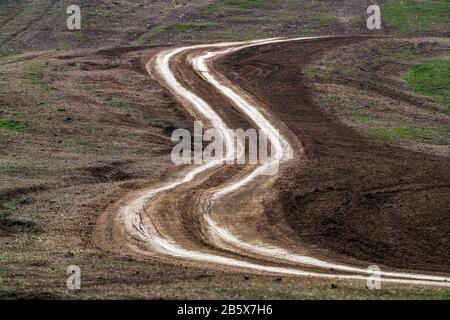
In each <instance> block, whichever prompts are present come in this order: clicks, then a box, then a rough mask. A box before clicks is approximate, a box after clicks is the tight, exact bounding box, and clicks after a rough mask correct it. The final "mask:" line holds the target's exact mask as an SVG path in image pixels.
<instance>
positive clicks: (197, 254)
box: [120, 37, 450, 287]
mask: <svg viewBox="0 0 450 320" xmlns="http://www.w3.org/2000/svg"><path fill="white" fill-rule="evenodd" d="M317 38H318V37H314V38H296V39H265V40H256V41H249V42H238V43H221V44H212V45H198V46H189V47H183V48H176V49H170V50H166V51H163V52H161V53H160V54H158V55H157V56H156V57H155V58H154V59H152V60H151V61H150V62H149V63H148V65H147V70H148V71H149V73H152V72H153V71H155V72H156V73H157V75H158V77H159V78H160V81H161V82H162V83H163V85H164V86H166V87H167V88H168V89H169V90H170V91H171V92H172V93H173V94H174V95H175V96H176V97H177V98H178V99H179V100H181V101H183V102H184V104H186V105H187V108H192V109H194V110H195V111H196V112H198V113H199V114H201V115H202V116H203V117H204V118H206V119H207V120H208V122H209V123H210V125H211V126H212V127H214V128H216V129H217V130H218V131H219V132H220V133H221V135H222V138H223V139H224V141H225V142H226V146H227V148H226V150H227V154H226V156H225V160H228V159H233V158H234V157H235V155H234V153H233V152H232V150H233V148H232V147H231V146H232V143H233V141H234V140H232V137H231V136H230V135H229V131H228V129H229V128H228V126H227V125H226V124H225V123H224V121H223V120H222V119H221V118H220V116H219V115H218V114H217V113H216V112H215V111H214V110H213V108H212V107H211V106H210V105H209V104H208V103H207V102H206V101H205V100H204V99H202V98H201V97H199V96H198V95H196V94H195V93H193V92H191V91H190V90H189V89H187V88H186V87H184V86H183V85H182V84H181V83H180V82H179V81H178V80H177V79H176V77H175V75H174V73H173V72H172V71H171V62H172V61H173V60H174V58H175V57H177V56H178V55H181V54H182V53H185V52H191V51H192V52H195V51H200V50H201V51H204V53H202V54H201V55H197V56H195V57H194V58H193V59H192V65H193V67H194V69H195V70H196V71H197V73H198V74H199V75H200V76H201V77H202V78H203V79H204V80H205V81H206V82H208V83H209V84H210V85H211V86H213V87H214V88H215V89H216V90H218V91H219V92H220V93H221V94H222V95H224V96H225V97H226V98H227V99H228V100H229V101H230V102H231V103H232V104H233V105H234V106H235V107H236V108H237V109H239V110H240V111H241V112H242V113H243V114H245V115H246V116H247V117H248V118H250V119H251V121H252V122H253V123H254V124H255V125H256V126H257V127H259V128H261V129H264V130H265V132H266V133H267V135H268V138H269V140H270V142H271V146H272V149H273V158H274V160H273V161H272V162H270V163H268V164H264V165H261V166H258V167H256V169H254V170H253V171H251V172H250V173H249V174H248V175H246V176H244V177H243V178H241V179H239V180H237V181H234V182H232V183H231V184H228V185H226V186H225V187H222V188H219V189H218V190H215V191H214V192H213V193H209V194H208V197H206V198H205V199H203V202H202V205H201V206H200V208H199V209H198V210H199V211H200V213H201V218H202V219H203V222H204V225H205V227H206V230H207V231H206V233H207V235H208V238H209V239H210V240H211V242H212V243H213V244H214V245H215V247H218V248H220V249H222V250H226V251H228V252H230V253H234V254H235V255H234V256H233V257H230V256H226V255H224V254H221V253H220V251H218V252H217V253H216V252H214V253H210V252H203V251H202V250H196V249H192V248H184V247H183V245H182V244H180V243H177V242H175V241H174V240H173V239H171V238H170V235H167V234H164V232H163V231H162V230H158V229H157V227H156V224H155V223H154V221H153V219H152V213H150V212H147V211H146V209H145V208H147V207H148V205H149V202H150V201H152V200H153V199H155V198H156V197H157V196H158V195H160V194H162V193H164V192H168V191H171V190H174V189H175V188H177V187H179V186H181V185H184V184H189V183H190V182H192V181H194V180H195V179H196V178H197V177H198V176H199V175H201V174H202V173H205V172H207V171H211V170H213V169H216V168H218V167H220V166H221V165H222V163H223V161H224V160H223V159H221V160H218V161H213V162H209V163H206V164H204V165H201V166H199V167H196V168H194V169H193V170H191V171H189V172H188V173H187V174H186V175H185V176H184V177H182V178H180V179H178V180H175V181H173V182H171V183H168V184H166V185H164V186H162V187H159V188H150V189H148V190H143V191H142V192H140V193H139V194H137V195H136V196H135V198H134V199H132V200H131V201H130V202H128V203H127V204H126V205H124V206H123V207H121V208H120V218H121V219H122V221H123V222H124V224H125V226H126V229H127V231H128V232H129V234H131V235H132V236H133V237H134V238H135V239H138V240H139V241H141V242H142V243H144V244H145V245H146V247H147V248H148V249H149V250H150V252H151V253H149V254H152V253H155V252H156V253H157V254H158V255H164V256H169V257H173V258H176V259H182V260H187V261H194V262H199V263H207V264H212V265H219V266H225V267H231V268H238V269H241V270H247V271H255V272H258V273H266V274H283V275H291V276H307V277H318V278H333V279H348V280H368V279H370V277H369V276H368V275H372V274H373V272H369V271H367V270H366V269H363V268H358V267H352V266H346V265H340V264H335V263H332V262H326V261H322V260H319V259H315V258H313V257H307V256H301V255H298V254H296V253H294V252H291V251H289V250H286V249H284V248H280V247H273V246H267V245H260V244H259V245H258V244H255V243H251V242H246V241H245V240H241V238H239V237H238V236H236V235H234V234H232V233H231V232H230V231H229V230H228V229H227V228H225V227H222V226H220V224H219V223H218V222H217V221H215V220H214V219H213V217H212V215H211V214H210V213H211V212H210V211H209V209H210V208H212V207H213V205H214V203H215V202H216V201H218V200H219V199H221V198H224V197H226V196H227V195H230V194H232V193H234V192H237V191H238V190H239V189H241V188H242V187H244V186H246V185H249V184H251V183H252V182H253V181H254V180H255V178H256V177H258V176H259V175H261V174H262V173H264V172H265V170H268V169H270V168H272V166H273V165H278V164H279V163H280V162H281V163H282V162H285V161H289V160H290V159H292V158H293V157H294V152H293V149H292V148H291V146H290V144H289V142H288V141H287V139H286V138H284V137H283V136H282V135H278V131H277V129H276V128H275V127H274V126H273V125H272V123H271V122H270V121H269V120H268V119H267V118H266V117H265V116H264V115H263V114H262V113H261V111H260V110H258V108H257V107H255V106H253V105H252V104H251V103H250V102H249V101H247V100H246V99H245V98H243V97H242V96H240V95H239V94H238V93H237V92H238V90H237V89H236V88H230V87H228V86H226V85H224V84H223V83H221V82H220V81H218V80H217V79H216V78H215V77H214V76H213V74H212V72H211V71H210V69H209V67H208V64H209V63H211V62H212V61H213V60H214V59H217V58H218V57H220V56H223V55H226V54H229V53H231V52H234V51H237V50H241V49H244V48H248V47H251V46H257V45H264V44H274V43H282V42H287V41H302V40H307V39H317ZM243 253H244V254H245V255H252V256H259V257H261V258H263V259H262V260H266V259H265V258H268V259H271V260H272V261H275V263H279V264H281V263H291V264H292V263H294V264H296V265H297V264H298V265H303V266H307V267H314V268H317V269H327V270H333V271H334V272H343V273H349V274H331V273H321V272H310V271H304V270H301V269H297V268H294V267H284V266H272V265H266V264H263V263H262V262H260V261H261V259H259V262H252V261H247V260H246V259H244V258H242V257H241V256H242V254H243ZM377 274H379V275H380V276H384V277H388V278H382V279H381V281H384V282H390V283H405V284H417V285H435V286H447V287H450V283H449V279H448V278H445V277H438V276H431V275H420V274H411V273H403V272H379V273H377Z"/></svg>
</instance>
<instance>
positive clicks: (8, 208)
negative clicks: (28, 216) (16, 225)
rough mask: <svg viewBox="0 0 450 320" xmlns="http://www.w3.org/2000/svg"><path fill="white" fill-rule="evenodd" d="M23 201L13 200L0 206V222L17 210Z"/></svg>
mask: <svg viewBox="0 0 450 320" xmlns="http://www.w3.org/2000/svg"><path fill="white" fill-rule="evenodd" d="M23 202H24V200H22V199H14V200H10V201H6V202H4V203H2V204H1V205H0V220H2V219H5V218H7V217H8V216H10V215H11V214H12V211H14V210H15V209H17V207H19V206H20V205H21V204H23Z"/></svg>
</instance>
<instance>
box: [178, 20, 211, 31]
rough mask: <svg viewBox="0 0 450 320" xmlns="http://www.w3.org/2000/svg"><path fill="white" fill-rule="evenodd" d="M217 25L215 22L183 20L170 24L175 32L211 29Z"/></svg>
mask: <svg viewBox="0 0 450 320" xmlns="http://www.w3.org/2000/svg"><path fill="white" fill-rule="evenodd" d="M217 26H218V24H217V23H215V22H183V23H178V24H176V25H174V26H172V28H173V29H174V30H175V31H177V32H185V31H189V30H195V29H211V28H215V27H217Z"/></svg>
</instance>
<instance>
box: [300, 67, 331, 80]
mask: <svg viewBox="0 0 450 320" xmlns="http://www.w3.org/2000/svg"><path fill="white" fill-rule="evenodd" d="M303 75H304V76H305V77H306V78H308V79H317V80H322V81H326V80H330V79H331V75H330V73H329V72H328V71H326V70H322V69H310V70H306V71H304V72H303Z"/></svg>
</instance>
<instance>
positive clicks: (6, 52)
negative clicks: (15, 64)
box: [0, 50, 20, 58]
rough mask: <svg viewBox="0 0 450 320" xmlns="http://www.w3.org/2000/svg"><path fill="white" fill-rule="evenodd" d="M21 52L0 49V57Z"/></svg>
mask: <svg viewBox="0 0 450 320" xmlns="http://www.w3.org/2000/svg"><path fill="white" fill-rule="evenodd" d="M19 53H20V52H17V51H12V50H11V51H2V50H0V58H5V57H12V56H15V55H18V54H19Z"/></svg>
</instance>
